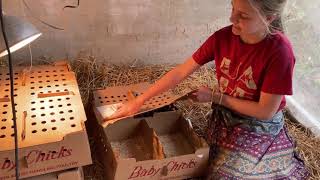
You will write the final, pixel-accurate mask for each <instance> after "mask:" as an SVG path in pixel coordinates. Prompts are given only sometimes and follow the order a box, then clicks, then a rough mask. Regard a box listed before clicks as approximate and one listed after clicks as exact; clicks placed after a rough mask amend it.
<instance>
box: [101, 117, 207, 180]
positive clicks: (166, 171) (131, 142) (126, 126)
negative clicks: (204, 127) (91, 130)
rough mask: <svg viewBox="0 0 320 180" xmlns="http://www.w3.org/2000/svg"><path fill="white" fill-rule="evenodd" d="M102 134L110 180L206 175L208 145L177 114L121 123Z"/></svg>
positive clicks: (128, 119)
mask: <svg viewBox="0 0 320 180" xmlns="http://www.w3.org/2000/svg"><path fill="white" fill-rule="evenodd" d="M103 130H104V133H105V136H104V137H103V138H104V143H105V149H104V151H102V156H103V157H104V164H105V168H106V171H107V174H108V176H109V177H108V178H107V179H115V180H124V179H185V178H190V177H198V176H201V175H203V173H204V172H205V171H206V168H207V163H208V156H209V148H208V145H207V143H206V142H205V140H204V139H203V138H199V137H198V136H197V135H196V133H195V132H194V131H193V129H192V128H191V126H190V124H189V122H188V121H186V120H185V119H184V118H183V117H182V116H181V114H180V113H178V112H176V111H168V112H160V113H155V114H154V115H153V116H152V117H140V118H126V119H122V120H120V121H117V122H114V123H113V124H109V125H108V126H106V127H104V128H103Z"/></svg>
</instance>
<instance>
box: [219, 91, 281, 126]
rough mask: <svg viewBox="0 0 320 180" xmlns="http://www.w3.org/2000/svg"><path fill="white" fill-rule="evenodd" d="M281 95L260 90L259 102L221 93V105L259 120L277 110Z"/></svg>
mask: <svg viewBox="0 0 320 180" xmlns="http://www.w3.org/2000/svg"><path fill="white" fill-rule="evenodd" d="M282 97H283V95H276V94H268V93H264V92H261V95H260V100H259V102H254V101H250V100H242V99H239V98H235V97H232V96H228V95H223V96H222V101H221V105H223V106H225V107H227V108H229V109H232V110H234V111H236V112H239V113H241V114H244V115H247V116H251V117H255V118H257V119H259V120H268V119H271V118H272V117H273V116H274V114H275V113H276V112H277V110H278V108H279V106H280V103H281V100H282Z"/></svg>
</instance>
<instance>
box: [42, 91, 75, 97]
mask: <svg viewBox="0 0 320 180" xmlns="http://www.w3.org/2000/svg"><path fill="white" fill-rule="evenodd" d="M67 95H75V94H74V93H73V92H72V91H64V92H56V93H39V94H38V98H47V97H55V96H67Z"/></svg>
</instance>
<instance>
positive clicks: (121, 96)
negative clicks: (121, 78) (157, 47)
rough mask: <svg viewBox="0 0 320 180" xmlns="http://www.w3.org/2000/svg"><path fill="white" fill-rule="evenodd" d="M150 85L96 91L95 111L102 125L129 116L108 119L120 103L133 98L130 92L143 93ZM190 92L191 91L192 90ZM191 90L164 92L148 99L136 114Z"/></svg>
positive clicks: (164, 103) (161, 105) (134, 85)
mask: <svg viewBox="0 0 320 180" xmlns="http://www.w3.org/2000/svg"><path fill="white" fill-rule="evenodd" d="M150 86H151V84H149V83H140V84H133V85H129V86H117V87H108V88H106V89H103V90H96V91H94V92H93V95H94V105H95V107H94V112H95V114H96V117H97V119H98V121H99V123H100V124H101V125H102V126H104V127H106V126H107V125H108V124H112V123H114V122H116V121H118V120H120V119H124V118H127V117H122V118H118V119H112V120H108V117H109V116H110V115H112V114H113V113H114V112H115V111H116V109H117V106H118V105H119V103H125V102H127V101H129V100H130V98H132V97H130V94H133V96H138V95H141V94H143V93H144V92H145V91H146V90H147V89H148V88H149V87H150ZM189 92H191V90H190V91H189ZM189 92H186V93H185V94H183V95H175V94H173V93H170V92H165V93H162V94H160V95H158V96H155V97H153V98H151V99H150V100H148V101H146V102H145V103H144V105H143V106H142V107H141V110H140V111H139V112H138V113H136V114H134V115H138V114H141V113H145V112H148V111H152V110H155V109H158V108H161V107H164V106H166V105H170V104H172V103H173V102H174V101H176V100H178V99H179V98H181V97H183V96H184V95H186V94H188V93H189Z"/></svg>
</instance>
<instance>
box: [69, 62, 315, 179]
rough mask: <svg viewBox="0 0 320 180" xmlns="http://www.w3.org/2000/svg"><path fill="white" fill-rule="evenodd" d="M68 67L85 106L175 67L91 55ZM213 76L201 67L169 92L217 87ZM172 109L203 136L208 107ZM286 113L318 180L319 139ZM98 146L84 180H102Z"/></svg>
mask: <svg viewBox="0 0 320 180" xmlns="http://www.w3.org/2000/svg"><path fill="white" fill-rule="evenodd" d="M71 65H72V69H73V71H74V72H76V75H77V79H78V84H79V88H80V92H81V95H82V100H83V103H84V106H85V107H86V106H87V105H88V101H89V97H91V93H92V91H93V90H95V89H98V88H105V87H108V86H119V85H129V84H134V83H139V82H151V83H152V82H154V81H156V80H157V79H158V78H160V77H161V76H162V75H164V74H165V73H166V72H168V71H169V70H170V69H172V68H173V67H175V65H174V64H165V65H145V64H141V63H137V62H136V61H134V62H133V63H132V64H118V65H115V64H106V63H101V62H98V61H97V59H96V58H95V57H93V56H81V57H78V58H77V59H76V60H74V61H73V62H72V63H71ZM214 77H215V71H214V67H209V66H204V67H202V68H200V70H198V71H196V72H195V73H193V74H192V75H191V76H190V78H188V79H187V80H185V81H183V82H182V83H181V84H179V85H178V86H177V87H176V88H175V89H173V90H172V92H174V93H183V92H184V91H187V90H188V89H196V88H198V87H200V86H209V87H213V86H215V85H216V84H217V80H216V79H215V78H214ZM175 106H176V107H178V109H179V110H180V111H181V112H182V113H183V114H184V116H185V118H188V119H190V120H191V122H192V125H193V128H194V129H195V131H196V133H197V134H198V135H199V136H201V137H205V136H204V135H205V131H206V126H207V116H208V113H209V112H210V104H201V103H194V102H191V101H188V100H186V101H178V102H176V103H175ZM286 113H287V115H288V116H286V117H287V118H286V126H287V127H288V130H289V134H290V135H291V136H292V137H293V138H294V139H295V140H296V142H297V151H298V153H299V154H300V156H301V158H302V159H303V160H304V162H305V164H306V166H307V168H308V170H309V171H310V173H311V175H312V176H311V178H310V179H312V180H316V179H320V168H319V167H320V139H319V138H316V137H315V136H314V135H313V134H312V133H311V132H310V130H308V129H306V128H304V127H303V126H302V125H301V124H299V123H297V122H294V120H293V119H292V118H291V119H290V114H288V112H286ZM98 143H100V142H95V141H94V140H92V139H90V145H91V151H92V155H93V159H94V164H93V165H91V166H87V167H85V168H84V171H85V179H102V177H103V176H104V175H103V174H101V173H102V172H103V166H102V165H101V162H100V161H98V159H99V157H95V156H96V155H97V154H98V153H95V152H94V151H95V149H96V148H95V146H97V144H98ZM100 159H101V158H100ZM92 169H94V170H92Z"/></svg>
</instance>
